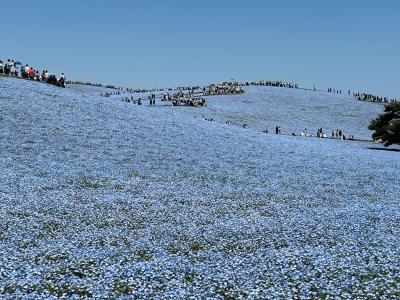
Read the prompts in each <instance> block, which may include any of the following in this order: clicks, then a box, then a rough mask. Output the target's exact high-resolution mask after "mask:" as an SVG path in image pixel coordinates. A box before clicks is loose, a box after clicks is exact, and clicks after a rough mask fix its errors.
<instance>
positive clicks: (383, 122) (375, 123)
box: [368, 102, 400, 147]
mask: <svg viewBox="0 0 400 300" xmlns="http://www.w3.org/2000/svg"><path fill="white" fill-rule="evenodd" d="M368 128H369V129H371V130H375V132H374V133H373V134H372V138H373V139H374V140H380V141H382V142H383V143H384V145H385V146H386V147H387V146H389V145H392V144H400V102H396V103H391V104H388V105H385V112H384V113H383V114H381V115H379V116H378V117H377V118H376V119H374V120H372V122H371V124H370V125H369V127H368Z"/></svg>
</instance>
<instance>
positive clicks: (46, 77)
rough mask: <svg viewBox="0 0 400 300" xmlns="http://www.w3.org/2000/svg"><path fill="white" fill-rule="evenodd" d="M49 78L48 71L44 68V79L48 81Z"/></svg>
mask: <svg viewBox="0 0 400 300" xmlns="http://www.w3.org/2000/svg"><path fill="white" fill-rule="evenodd" d="M49 78H50V73H49V71H47V70H46V72H45V73H44V81H45V82H48V81H49Z"/></svg>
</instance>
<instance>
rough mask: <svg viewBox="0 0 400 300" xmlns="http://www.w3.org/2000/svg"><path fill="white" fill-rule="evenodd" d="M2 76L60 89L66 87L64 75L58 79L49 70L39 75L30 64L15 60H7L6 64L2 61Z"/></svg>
mask: <svg viewBox="0 0 400 300" xmlns="http://www.w3.org/2000/svg"><path fill="white" fill-rule="evenodd" d="M0 75H3V76H12V77H17V78H23V79H28V80H35V81H39V82H44V83H48V84H52V85H56V86H59V87H65V75H64V73H61V75H60V76H59V78H57V77H56V76H55V75H54V74H51V73H49V71H47V70H43V71H42V73H39V71H38V70H36V69H34V68H33V67H32V66H29V65H28V64H25V65H23V64H22V63H20V62H19V61H15V60H13V59H7V60H6V61H5V62H4V63H3V61H2V60H0Z"/></svg>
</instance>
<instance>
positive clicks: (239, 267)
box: [0, 79, 400, 299]
mask: <svg viewBox="0 0 400 300" xmlns="http://www.w3.org/2000/svg"><path fill="white" fill-rule="evenodd" d="M0 82H1V87H0V96H1V98H0V110H1V112H2V114H1V119H0V125H1V129H2V131H1V141H2V142H1V143H0V154H1V155H0V165H1V166H2V168H1V169H0V198H1V201H0V211H1V214H0V294H1V297H2V298H5V299H7V298H9V299H13V298H23V297H26V298H27V299H32V298H50V299H58V298H62V297H64V298H76V299H78V298H91V297H92V298H96V297H97V298H115V297H120V298H124V297H125V298H130V297H137V298H162V299H190V298H192V299H198V298H210V299H218V298H220V299H223V298H224V297H225V298H229V297H231V298H235V299H236V298H237V299H260V298H262V299H268V298H269V299H277V298H282V299H285V298H294V297H297V298H312V297H316V298H318V297H320V298H323V297H326V298H335V297H341V298H346V297H352V295H355V294H357V295H358V296H360V297H368V296H377V295H378V296H379V297H381V298H390V297H392V298H393V297H396V296H398V290H397V289H398V286H399V284H400V282H399V276H398V274H399V271H400V264H399V261H400V259H399V258H400V257H399V252H398V247H399V233H400V221H399V220H400V210H399V203H398V195H399V192H400V191H399V186H400V185H399V179H398V178H400V173H399V166H400V160H398V159H397V156H396V155H397V153H393V152H384V151H371V150H369V149H368V148H367V147H368V145H365V144H357V143H346V142H344V143H342V142H341V141H329V140H320V139H301V138H293V137H290V136H275V135H265V134H261V133H259V132H258V131H256V130H251V126H250V124H253V125H254V126H253V128H255V129H257V126H261V121H260V120H262V118H261V119H260V114H263V113H265V111H266V110H267V108H268V107H270V109H271V110H272V111H273V112H274V113H276V114H277V116H280V120H281V121H282V122H283V121H285V122H287V124H286V126H285V125H282V126H283V127H287V128H292V127H293V128H295V127H297V126H299V125H298V123H296V122H297V121H295V118H291V117H289V116H288V114H289V113H288V112H286V110H285V109H283V108H282V106H281V107H280V105H284V104H282V103H285V101H286V100H287V99H288V98H290V99H297V101H296V102H295V104H296V105H298V108H299V109H300V111H303V110H302V109H307V107H308V111H303V112H304V113H299V114H301V115H302V116H303V120H301V119H300V121H302V122H304V123H306V122H314V123H312V124H311V123H310V124H309V125H307V126H308V127H309V128H311V127H312V126H316V127H320V126H322V124H320V125H317V123H319V122H321V123H322V122H323V120H324V121H326V124H327V125H324V126H333V124H334V123H335V124H336V123H337V122H338V121H339V120H341V121H343V123H341V124H342V126H343V127H346V128H351V129H352V133H354V134H355V135H359V136H360V137H361V136H362V137H367V135H368V131H367V130H366V129H365V128H364V126H363V123H362V122H360V120H359V119H357V118H358V117H354V116H351V114H352V112H354V111H355V110H361V112H362V113H360V115H363V114H365V115H368V114H375V109H376V108H375V107H376V106H373V107H372V106H370V104H368V103H359V102H356V104H351V103H349V102H348V99H345V98H343V99H342V98H340V97H339V96H334V95H327V96H326V98H323V99H322V100H323V101H324V103H325V104H324V107H320V108H318V111H317V112H313V111H312V109H311V108H312V107H313V104H312V103H314V102H315V101H317V100H318V99H312V100H311V102H312V103H311V104H309V105H308V104H307V101H306V99H307V98H308V97H310V96H313V95H317V94H312V95H311V94H308V92H302V91H287V90H285V89H270V88H264V89H262V88H256V89H250V90H249V91H248V92H247V93H246V94H244V95H240V96H229V97H225V96H221V97H220V98H215V99H214V98H212V99H211V98H210V100H208V103H209V106H208V107H207V108H205V109H204V110H203V111H202V110H200V109H199V110H189V108H182V110H175V109H174V110H172V108H171V109H169V108H168V109H167V108H166V109H161V108H160V109H158V110H156V109H149V108H148V107H146V106H132V105H129V104H126V103H123V102H121V101H117V100H118V99H114V98H113V97H110V99H109V98H102V97H99V96H98V94H99V90H84V89H80V90H79V91H77V90H75V89H74V88H73V87H70V88H67V89H65V90H59V89H55V88H53V87H48V86H43V85H37V84H35V83H32V82H22V83H21V82H20V81H18V80H12V79H0ZM243 97H245V98H243ZM246 97H247V98H246ZM318 97H320V95H318ZM321 97H322V96H321ZM324 97H325V96H324ZM335 97H336V98H335ZM266 98H271V100H268V101H269V102H268V105H267V106H268V107H264V108H262V109H260V111H258V109H257V108H259V107H261V106H258V104H260V102H262V101H266V100H265V99H266ZM243 99H251V100H252V101H253V102H254V103H255V106H254V107H253V106H245V105H247V104H243V102H241V101H242V100H243ZM263 99H264V100H263ZM279 99H283V100H282V101H281V102H279V101H280V100H279ZM285 99H286V100H285ZM322 100H321V99H320V98H319V100H318V101H320V102H321V101H322ZM213 101H215V103H214V102H213ZM212 103H213V104H212ZM290 103H293V102H290ZM340 103H341V105H339V104H340ZM343 103H345V105H346V106H347V109H346V107H345V106H344V104H343ZM211 104H212V105H211ZM295 104H293V105H295ZM307 105H308V106H307ZM27 107H29V109H27ZM310 107H311V108H310ZM244 108H246V109H248V110H249V112H248V114H247V116H250V117H251V118H252V119H251V120H249V121H248V120H246V121H247V123H248V124H249V127H250V130H248V129H242V128H239V127H235V126H227V125H226V124H225V123H224V122H223V123H219V122H205V121H203V120H202V119H201V118H193V115H196V114H200V113H215V114H216V116H215V119H216V120H217V121H218V118H220V119H223V118H225V117H226V116H227V114H231V116H232V117H233V118H239V115H238V114H239V111H240V110H243V109H244ZM328 108H330V109H334V108H335V109H337V110H338V114H334V115H332V114H329V113H328V112H329V109H328ZM326 109H327V111H325V110H326ZM308 114H310V115H308ZM316 115H318V116H316ZM346 115H347V117H346ZM275 121H276V120H274V119H272V121H270V122H274V123H275ZM232 123H233V122H232ZM324 124H325V123H324ZM302 127H303V126H302ZM388 174H390V176H389V177H390V179H388V178H389V177H388ZM396 293H397V294H396Z"/></svg>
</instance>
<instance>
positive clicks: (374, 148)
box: [368, 147, 400, 152]
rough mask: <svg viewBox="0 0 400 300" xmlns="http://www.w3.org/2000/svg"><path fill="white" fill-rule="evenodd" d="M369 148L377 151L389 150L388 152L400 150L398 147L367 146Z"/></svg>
mask: <svg viewBox="0 0 400 300" xmlns="http://www.w3.org/2000/svg"><path fill="white" fill-rule="evenodd" d="M368 149H371V150H378V151H390V152H400V149H393V148H376V147H368Z"/></svg>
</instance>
